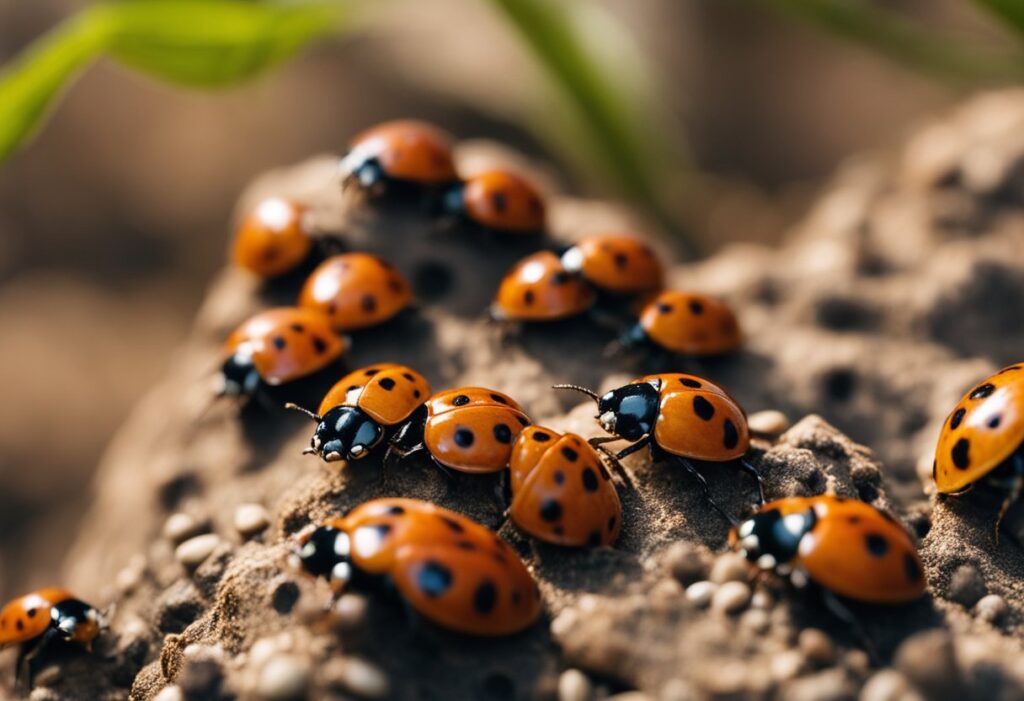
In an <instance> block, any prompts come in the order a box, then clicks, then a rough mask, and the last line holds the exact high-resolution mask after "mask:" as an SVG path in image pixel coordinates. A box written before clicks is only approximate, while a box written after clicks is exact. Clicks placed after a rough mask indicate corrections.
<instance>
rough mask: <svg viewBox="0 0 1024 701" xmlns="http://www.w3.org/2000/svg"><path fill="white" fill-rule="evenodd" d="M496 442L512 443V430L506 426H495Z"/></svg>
mask: <svg viewBox="0 0 1024 701" xmlns="http://www.w3.org/2000/svg"><path fill="white" fill-rule="evenodd" d="M494 440H496V441H498V442H499V443H506V444H507V443H511V442H512V429H511V428H509V427H508V425H506V424H495V426H494Z"/></svg>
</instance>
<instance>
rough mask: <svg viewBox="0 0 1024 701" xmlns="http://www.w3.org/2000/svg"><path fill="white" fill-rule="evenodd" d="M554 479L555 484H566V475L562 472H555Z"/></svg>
mask: <svg viewBox="0 0 1024 701" xmlns="http://www.w3.org/2000/svg"><path fill="white" fill-rule="evenodd" d="M554 477H555V484H564V483H565V473H564V472H562V471H561V470H555V475H554Z"/></svg>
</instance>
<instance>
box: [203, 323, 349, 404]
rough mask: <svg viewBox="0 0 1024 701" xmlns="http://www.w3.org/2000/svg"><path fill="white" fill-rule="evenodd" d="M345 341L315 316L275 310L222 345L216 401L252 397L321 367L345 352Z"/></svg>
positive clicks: (240, 330)
mask: <svg viewBox="0 0 1024 701" xmlns="http://www.w3.org/2000/svg"><path fill="white" fill-rule="evenodd" d="M346 345H347V344H346V342H345V341H344V340H343V339H342V338H341V337H340V336H338V335H337V334H335V333H334V331H333V330H332V329H331V326H330V323H329V320H328V318H327V317H326V316H324V315H323V314H321V313H320V312H317V311H314V310H312V309H300V308H298V307H277V308H275V309H268V310H266V311H263V312H260V313H258V314H256V315H254V316H252V317H250V318H249V319H248V320H247V321H245V322H244V323H243V324H242V325H241V326H239V327H238V328H237V329H235V331H234V332H233V333H232V334H231V335H230V336H229V337H228V340H227V342H226V343H225V345H224V354H225V355H226V356H227V358H226V359H225V360H224V364H223V365H222V366H221V371H220V376H221V377H220V379H221V388H220V391H219V395H220V396H253V395H255V394H257V392H258V390H259V389H260V387H261V386H262V385H266V386H276V385H280V384H284V383H286V382H291V381H292V380H297V379H299V378H300V377H305V376H306V375H311V374H312V373H314V372H316V371H317V370H320V369H322V368H324V367H326V366H327V365H328V364H330V363H331V362H333V361H335V360H337V359H338V358H340V357H341V355H342V353H344V352H345V349H346Z"/></svg>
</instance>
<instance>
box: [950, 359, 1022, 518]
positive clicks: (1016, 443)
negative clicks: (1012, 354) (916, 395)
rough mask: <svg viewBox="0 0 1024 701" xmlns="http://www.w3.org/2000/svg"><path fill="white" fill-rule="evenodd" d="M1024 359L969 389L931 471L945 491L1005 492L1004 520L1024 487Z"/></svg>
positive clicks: (957, 406) (953, 415)
mask: <svg viewBox="0 0 1024 701" xmlns="http://www.w3.org/2000/svg"><path fill="white" fill-rule="evenodd" d="M1022 448H1024V363H1017V364H1015V365H1010V366H1009V367H1006V368H1003V369H1002V370H1000V371H999V372H997V373H996V374H995V375H992V376H991V377H989V378H987V379H985V380H984V381H983V382H982V383H981V384H979V385H978V386H977V387H974V388H973V389H971V390H970V391H968V392H967V393H966V394H965V395H964V396H963V397H962V398H961V399H960V401H959V402H957V405H956V407H954V409H953V411H952V412H951V413H950V415H949V417H948V418H947V419H946V422H945V423H944V424H943V426H942V433H941V434H940V435H939V443H938V446H937V447H936V449H935V462H934V463H933V464H932V477H933V478H934V480H935V486H936V487H937V488H938V490H939V492H940V493H941V494H949V495H960V494H963V493H965V492H967V491H969V490H970V489H971V488H973V487H974V486H975V485H978V484H986V485H989V486H991V487H994V488H995V489H997V490H999V491H1001V492H1003V493H1005V498H1004V499H1003V503H1002V506H1001V507H1000V509H999V514H998V516H997V517H996V537H997V538H998V535H999V526H1000V524H1001V523H1002V520H1003V517H1004V516H1005V515H1006V511H1007V510H1008V509H1009V508H1010V506H1011V505H1012V504H1013V503H1014V502H1015V501H1017V500H1018V499H1020V496H1021V491H1022V489H1024V449H1022Z"/></svg>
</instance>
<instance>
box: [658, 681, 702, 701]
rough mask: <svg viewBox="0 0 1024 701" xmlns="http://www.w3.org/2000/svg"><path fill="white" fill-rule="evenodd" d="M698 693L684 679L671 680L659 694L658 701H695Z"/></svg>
mask: <svg viewBox="0 0 1024 701" xmlns="http://www.w3.org/2000/svg"><path fill="white" fill-rule="evenodd" d="M696 698H697V692H696V691H694V688H693V686H692V685H691V684H690V683H689V682H686V681H684V680H682V679H679V678H675V679H669V680H668V681H667V682H665V684H664V686H662V687H661V691H660V692H658V701H694V699H696Z"/></svg>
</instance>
